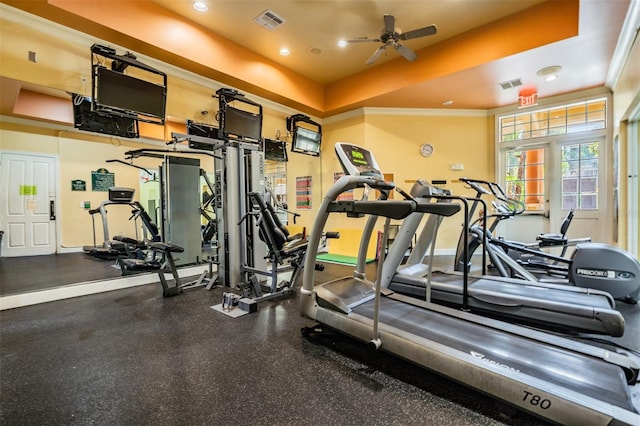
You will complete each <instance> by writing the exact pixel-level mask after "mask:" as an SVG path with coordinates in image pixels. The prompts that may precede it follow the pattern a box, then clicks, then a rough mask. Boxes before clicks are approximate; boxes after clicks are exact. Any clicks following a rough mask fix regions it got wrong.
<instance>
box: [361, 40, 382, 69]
mask: <svg viewBox="0 0 640 426" xmlns="http://www.w3.org/2000/svg"><path fill="white" fill-rule="evenodd" d="M386 48H387V45H386V44H383V45H382V46H380V47H378V48H377V49H376V51H375V52H373V55H371V57H370V58H369V59H367V62H365V64H367V65H371V64H372V63H374V62H375V61H376V59H378V58H379V57H380V55H382V52H384V49H386Z"/></svg>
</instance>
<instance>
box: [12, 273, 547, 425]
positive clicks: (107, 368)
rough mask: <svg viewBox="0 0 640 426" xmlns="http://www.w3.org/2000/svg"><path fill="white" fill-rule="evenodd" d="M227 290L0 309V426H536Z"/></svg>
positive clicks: (289, 302) (278, 306)
mask: <svg viewBox="0 0 640 426" xmlns="http://www.w3.org/2000/svg"><path fill="white" fill-rule="evenodd" d="M322 274H327V273H326V272H325V273H322ZM322 274H318V275H322ZM221 297H222V290H221V289H214V290H213V291H206V290H204V289H200V290H193V291H190V292H186V293H183V294H182V295H180V296H178V297H173V298H169V299H163V298H162V297H161V291H160V286H159V285H145V286H140V287H134V288H129V289H124V290H117V291H112V292H108V293H102V294H95V295H90V296H84V297H79V298H75V299H67V300H62V301H57V302H50V303H45V304H40V305H34V306H29V307H24V308H18V309H13V310H8V311H3V312H0V369H1V370H0V374H1V382H0V424H2V425H44V424H46V425H75V424H82V425H85V424H98V425H138V424H144V425H152V424H153V425H178V424H180V425H186V424H190V425H200V424H202V425H223V424H234V425H256V424H260V425H365V424H367V425H426V424H432V425H494V424H520V425H530V424H540V423H541V422H540V421H538V420H537V419H533V418H531V417H529V416H527V415H525V414H524V413H517V415H516V416H512V417H509V416H506V415H505V414H504V413H503V410H501V407H500V406H499V405H498V404H497V403H496V402H495V401H493V400H492V399H489V398H487V397H485V396H483V395H481V394H479V393H476V392H474V391H471V390H469V389H467V388H465V387H464V386H461V385H458V384H455V383H453V382H450V381H448V380H446V379H443V378H440V377H439V376H437V375H434V374H431V373H428V372H427V371H425V370H423V369H420V368H418V367H415V366H414V365H412V364H409V363H406V362H403V361H401V360H398V359H396V358H394V357H392V356H389V355H386V354H384V353H381V352H373V351H371V350H370V349H369V348H368V347H366V346H365V345H363V344H360V343H358V342H355V341H353V340H351V339H348V338H346V337H343V336H340V335H334V336H318V337H315V338H313V337H311V338H302V337H301V335H300V329H301V327H305V326H309V325H313V324H314V323H313V322H311V321H309V320H307V319H305V318H302V317H301V316H300V315H299V313H298V312H299V310H298V297H297V296H290V297H289V298H287V299H283V300H279V301H269V302H265V303H263V304H261V305H260V309H259V311H258V312H257V313H255V314H252V315H246V316H244V317H241V318H237V319H233V318H230V317H227V316H225V315H223V314H221V313H219V312H216V311H214V310H213V309H211V308H210V307H211V306H212V305H215V304H218V303H220V302H221ZM502 408H504V407H502ZM507 411H508V410H507Z"/></svg>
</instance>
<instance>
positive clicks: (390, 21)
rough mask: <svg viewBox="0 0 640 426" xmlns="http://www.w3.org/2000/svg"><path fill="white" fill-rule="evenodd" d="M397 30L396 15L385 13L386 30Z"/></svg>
mask: <svg viewBox="0 0 640 426" xmlns="http://www.w3.org/2000/svg"><path fill="white" fill-rule="evenodd" d="M395 30H396V17H395V16H393V15H384V32H385V33H393V32H394V31H395Z"/></svg>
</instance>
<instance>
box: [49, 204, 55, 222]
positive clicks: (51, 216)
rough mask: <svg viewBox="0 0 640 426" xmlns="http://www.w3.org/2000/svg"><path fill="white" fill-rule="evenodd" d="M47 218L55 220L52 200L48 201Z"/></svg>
mask: <svg viewBox="0 0 640 426" xmlns="http://www.w3.org/2000/svg"><path fill="white" fill-rule="evenodd" d="M49 220H56V202H55V201H54V200H50V201H49Z"/></svg>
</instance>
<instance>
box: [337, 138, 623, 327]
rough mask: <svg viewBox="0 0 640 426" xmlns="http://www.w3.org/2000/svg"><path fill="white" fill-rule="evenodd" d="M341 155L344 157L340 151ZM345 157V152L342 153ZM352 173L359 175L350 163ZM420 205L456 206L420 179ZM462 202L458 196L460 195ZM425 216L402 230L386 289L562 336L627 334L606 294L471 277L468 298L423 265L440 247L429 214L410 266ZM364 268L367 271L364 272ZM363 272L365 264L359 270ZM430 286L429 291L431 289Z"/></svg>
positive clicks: (457, 279)
mask: <svg viewBox="0 0 640 426" xmlns="http://www.w3.org/2000/svg"><path fill="white" fill-rule="evenodd" d="M339 152H341V153H344V149H342V148H340V149H339ZM342 157H344V154H342ZM345 170H347V172H348V173H357V170H353V167H352V166H349V164H348V163H346V165H345ZM410 194H411V196H412V197H413V198H414V199H415V200H416V202H418V203H430V202H431V200H434V199H436V200H437V201H439V202H451V201H452V198H451V197H450V196H449V195H447V194H445V193H444V192H443V191H442V190H440V189H438V188H435V187H433V186H431V185H429V184H427V183H426V182H424V181H422V180H418V181H417V182H416V183H415V184H414V185H413V187H412V189H411V191H410ZM456 198H457V197H456ZM425 216H427V215H425V214H422V213H412V214H411V215H409V216H408V217H407V218H406V219H405V220H404V221H403V223H402V225H401V226H400V229H399V231H398V235H397V237H396V239H395V240H394V242H393V244H392V246H391V248H390V249H389V254H388V256H387V258H386V261H385V262H384V265H383V269H382V283H381V285H382V288H388V289H390V290H392V291H394V292H397V293H401V294H405V295H408V296H413V297H417V298H420V299H422V300H426V297H427V295H428V296H429V297H430V301H433V302H436V303H441V304H446V305H448V306H454V307H460V306H463V307H464V308H465V309H468V310H471V311H475V312H479V313H483V314H486V315H489V316H492V317H496V318H501V319H505V320H508V321H515V322H519V323H525V324H530V325H534V326H537V327H542V328H546V329H553V330H558V331H563V332H583V333H593V334H605V335H610V336H613V337H620V336H622V335H623V334H624V317H623V316H622V314H621V313H620V312H619V311H618V310H616V309H615V307H616V303H615V300H614V299H613V297H612V296H611V295H610V294H609V293H607V292H605V291H602V290H596V289H589V288H580V287H574V286H566V285H561V284H552V283H539V282H536V283H523V282H522V281H521V280H513V279H510V278H502V277H492V276H488V275H482V276H480V277H468V279H467V283H468V284H467V285H468V290H467V294H468V296H467V297H466V300H465V297H464V288H463V287H464V281H463V274H462V273H460V272H442V271H438V272H433V271H432V270H431V264H432V260H433V259H431V260H430V261H429V262H428V263H427V264H424V263H423V262H422V261H423V259H424V257H425V256H426V252H427V249H428V248H431V253H432V255H433V248H434V246H435V239H436V236H437V231H438V227H439V226H440V223H441V221H442V216H437V215H428V218H427V220H426V223H425V225H424V227H423V228H422V230H421V231H420V233H419V238H418V242H417V244H416V247H415V248H414V249H413V251H412V253H411V255H410V256H409V259H408V261H407V263H406V264H405V265H401V262H402V259H403V257H404V255H405V252H406V250H407V248H408V247H409V246H410V244H411V240H412V238H413V236H414V234H416V232H417V231H418V228H419V226H420V224H421V223H423V222H425V221H424V220H423V219H424V217H425ZM360 268H362V269H360ZM358 271H359V272H363V271H364V265H359V266H358ZM428 287H430V291H427V288H428Z"/></svg>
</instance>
